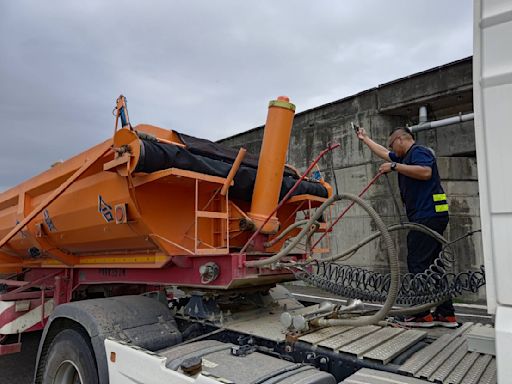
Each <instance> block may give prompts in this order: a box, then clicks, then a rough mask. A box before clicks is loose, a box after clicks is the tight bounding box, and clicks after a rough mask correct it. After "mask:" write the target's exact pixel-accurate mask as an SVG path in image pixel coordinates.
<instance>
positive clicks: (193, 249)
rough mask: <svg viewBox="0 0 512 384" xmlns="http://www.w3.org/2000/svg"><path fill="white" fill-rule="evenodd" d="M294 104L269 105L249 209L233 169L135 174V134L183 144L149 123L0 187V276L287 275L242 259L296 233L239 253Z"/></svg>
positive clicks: (275, 189)
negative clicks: (122, 271) (62, 271)
mask: <svg viewBox="0 0 512 384" xmlns="http://www.w3.org/2000/svg"><path fill="white" fill-rule="evenodd" d="M292 106H293V105H292V104H290V103H288V101H287V100H277V101H273V102H271V105H270V107H269V115H268V119H267V124H266V128H265V141H264V144H263V147H262V151H261V155H260V160H259V164H258V171H257V176H256V184H255V188H254V193H253V199H252V205H251V204H250V203H249V202H248V201H242V200H236V199H233V198H232V197H230V192H228V189H227V187H228V186H230V185H233V183H234V181H232V180H233V174H234V173H236V170H237V169H233V170H232V172H230V173H229V175H227V176H226V177H219V176H212V175H209V174H205V173H200V172H195V171H192V170H186V169H180V168H175V167H171V168H166V169H161V170H157V171H154V172H148V173H145V172H140V171H137V164H138V162H139V158H140V157H141V151H143V148H144V146H143V144H142V139H141V137H145V138H146V139H147V140H151V141H152V142H157V143H165V145H169V146H171V147H173V148H184V147H186V144H185V143H184V142H182V140H181V136H180V135H179V134H178V133H176V132H174V131H171V130H166V129H162V128H158V127H154V126H151V125H138V126H136V127H134V128H132V127H131V125H126V126H125V128H121V129H119V130H116V132H115V134H114V137H113V139H110V140H107V141H105V142H103V143H101V144H98V145H97V146H95V147H93V148H91V149H89V150H87V151H85V152H83V153H81V154H79V155H77V156H75V157H73V158H71V159H69V160H67V161H65V162H63V163H59V164H57V165H55V166H54V167H52V168H50V169H49V170H47V171H46V172H43V173H42V174H40V175H38V176H36V177H33V178H32V179H29V180H27V181H25V182H23V183H22V184H20V185H18V186H16V187H14V188H12V189H10V190H8V191H6V192H3V193H1V194H0V274H1V275H6V274H8V273H13V272H20V271H21V270H22V269H23V268H32V269H33V268H80V269H81V270H82V269H83V271H84V272H83V273H84V275H83V278H84V279H85V278H88V277H87V276H88V275H87V273H88V272H87V271H89V272H91V273H92V272H93V270H92V269H94V268H96V269H98V270H99V269H101V268H126V269H127V270H130V269H138V270H143V269H160V270H162V273H164V274H163V275H159V276H160V277H159V278H158V279H156V280H153V278H151V279H152V280H151V281H154V282H157V281H162V280H165V281H169V280H171V282H173V279H177V280H180V281H179V282H178V283H180V282H181V283H182V285H185V286H186V285H189V286H202V284H205V283H204V282H201V281H204V280H208V279H205V278H201V276H200V275H199V272H198V271H199V270H200V267H201V266H204V265H206V264H207V263H212V262H217V260H222V261H218V264H219V266H220V270H221V272H220V275H219V277H218V278H217V280H215V281H214V282H213V283H211V285H212V286H218V287H221V288H229V287H234V286H242V285H251V286H254V285H262V284H272V283H274V282H277V281H282V280H289V279H291V278H292V277H291V276H290V273H288V272H287V271H279V270H271V269H270V268H269V269H267V270H266V272H265V269H260V270H256V269H254V268H253V269H244V267H243V265H244V262H245V260H246V258H251V257H252V258H253V259H254V258H258V257H265V256H269V255H270V254H273V253H275V252H276V251H277V250H279V248H280V247H281V246H282V244H283V243H284V242H285V241H286V239H287V238H289V237H290V236H292V235H295V234H296V233H297V232H296V231H291V232H290V234H288V235H287V236H284V237H283V239H282V240H280V241H279V242H275V243H273V244H272V246H270V247H269V248H264V247H263V246H262V245H261V244H264V243H265V241H268V240H269V239H270V235H268V234H267V235H261V236H263V237H262V238H260V239H259V240H258V241H259V243H258V244H260V245H259V246H254V247H250V248H249V251H250V252H252V253H251V254H249V253H247V254H240V253H237V251H239V250H240V249H242V247H244V245H245V244H246V242H247V241H248V239H249V238H250V237H251V235H252V234H253V233H254V231H255V230H256V229H257V226H258V223H262V222H263V220H265V219H266V217H267V216H268V215H269V214H270V213H271V212H272V211H273V210H274V209H275V208H276V206H277V203H278V201H277V200H278V198H279V189H280V185H281V180H282V178H283V169H284V159H285V155H286V149H287V147H288V141H289V135H290V130H291V125H292V121H293V114H294V111H293V109H294V108H292ZM243 154H244V151H241V152H240V155H239V160H237V161H235V165H234V166H233V167H234V168H238V167H239V166H240V162H241V160H242V157H243ZM226 192H227V193H226ZM329 193H330V192H329ZM323 201H325V199H324V198H321V197H318V196H311V195H298V196H294V197H293V198H292V199H290V201H289V203H286V204H285V205H284V206H283V207H282V208H280V209H279V210H278V211H277V213H276V214H275V216H274V217H273V219H272V220H270V221H269V226H268V227H265V228H263V229H264V230H265V231H264V232H266V233H276V232H278V227H279V225H281V226H282V228H280V229H279V230H282V229H283V228H286V227H287V226H289V225H291V224H293V223H294V222H295V216H296V214H297V212H299V211H304V210H307V209H311V208H314V207H318V206H319V205H320V204H321V203H322V202H323ZM248 212H250V213H248ZM256 249H258V252H255V250H256ZM204 269H205V268H203V270H204ZM171 272H172V273H173V274H172V273H171ZM81 273H82V272H81ZM164 275H165V276H166V277H165V278H163V277H162V276H164ZM94 276H96V275H94ZM138 276H140V273H139V275H138ZM169 276H172V277H171V278H169ZM138 279H139V278H138V277H134V280H135V281H138ZM141 279H142V278H141ZM147 279H149V278H144V279H142V280H140V281H146V280H147ZM201 279H202V280H201ZM120 281H121V280H120ZM208 281H210V280H208ZM177 285H178V284H177Z"/></svg>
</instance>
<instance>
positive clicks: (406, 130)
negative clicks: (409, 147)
mask: <svg viewBox="0 0 512 384" xmlns="http://www.w3.org/2000/svg"><path fill="white" fill-rule="evenodd" d="M395 132H400V133H401V134H404V135H409V136H410V137H411V139H413V140H414V136H413V134H412V131H411V129H410V128H409V127H397V128H395V129H393V132H391V133H390V134H389V137H391V136H393V134H394V133H395Z"/></svg>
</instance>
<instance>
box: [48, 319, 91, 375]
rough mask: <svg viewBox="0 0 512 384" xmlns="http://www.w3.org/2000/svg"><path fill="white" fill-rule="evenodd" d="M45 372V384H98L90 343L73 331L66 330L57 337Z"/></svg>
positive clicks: (51, 347) (50, 350) (49, 349)
mask: <svg viewBox="0 0 512 384" xmlns="http://www.w3.org/2000/svg"><path fill="white" fill-rule="evenodd" d="M43 372H44V374H43V384H98V370H97V368H96V362H95V359H94V355H93V353H92V350H91V346H90V343H89V341H88V340H87V339H86V338H85V337H84V335H82V334H81V333H80V332H79V331H76V330H73V329H65V330H63V331H62V332H59V333H58V334H57V336H55V338H54V339H53V341H52V343H51V344H50V347H49V348H48V354H47V358H46V364H45V367H44V370H43Z"/></svg>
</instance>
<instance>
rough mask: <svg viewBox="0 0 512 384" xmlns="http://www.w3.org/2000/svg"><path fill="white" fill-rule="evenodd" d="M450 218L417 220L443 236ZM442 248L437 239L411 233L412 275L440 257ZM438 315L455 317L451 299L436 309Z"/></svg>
mask: <svg viewBox="0 0 512 384" xmlns="http://www.w3.org/2000/svg"><path fill="white" fill-rule="evenodd" d="M448 220H449V218H448V216H441V217H432V218H428V219H421V220H415V222H416V223H418V224H423V225H425V226H427V227H429V228H430V229H432V230H434V231H436V232H437V233H439V234H440V235H442V234H443V232H444V230H445V229H446V226H447V225H448ZM441 249H442V246H441V243H439V242H438V241H437V240H436V239H434V238H433V237H432V236H429V235H427V234H425V233H423V232H419V231H410V232H409V234H408V235H407V267H408V268H409V272H410V273H422V272H425V270H426V269H427V268H428V267H429V266H430V265H431V264H432V263H433V262H434V260H435V259H436V258H437V257H438V256H439V252H441ZM436 313H438V314H440V315H443V316H453V315H454V313H455V311H454V309H453V304H452V300H451V299H449V300H447V301H445V302H444V303H442V304H441V305H439V306H438V307H437V308H436ZM427 314H428V312H424V313H420V314H418V315H416V316H426V315H427Z"/></svg>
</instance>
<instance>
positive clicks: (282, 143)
mask: <svg viewBox="0 0 512 384" xmlns="http://www.w3.org/2000/svg"><path fill="white" fill-rule="evenodd" d="M294 114H295V105H293V104H291V103H290V99H289V98H288V97H286V96H279V97H278V98H277V100H272V101H271V102H270V103H269V106H268V115H267V121H266V123H265V131H264V133H263V143H262V145H261V152H260V160H259V163H258V174H257V176H256V183H255V185H254V192H253V197H252V204H251V212H250V213H249V217H250V218H251V219H252V220H253V221H254V222H255V223H256V226H257V227H260V226H261V225H263V223H264V221H265V220H266V219H267V217H268V216H269V215H270V214H271V213H272V212H273V211H274V209H275V208H276V206H277V203H278V200H279V192H280V190H281V182H282V181H283V169H284V165H285V160H286V151H287V150H288V144H289V142H290V133H291V130H292V124H293V117H294ZM278 229H279V221H278V219H277V217H276V216H273V217H272V218H271V219H270V220H268V222H267V223H266V224H264V225H263V228H261V232H262V233H269V234H272V233H276V232H277V231H278Z"/></svg>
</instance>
